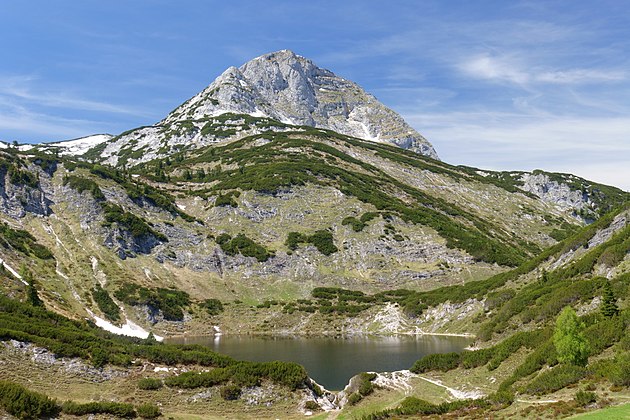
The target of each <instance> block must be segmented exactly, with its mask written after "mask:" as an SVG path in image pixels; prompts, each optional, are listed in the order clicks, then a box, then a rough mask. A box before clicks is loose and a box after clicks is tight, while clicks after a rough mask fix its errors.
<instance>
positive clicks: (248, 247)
mask: <svg viewBox="0 0 630 420" xmlns="http://www.w3.org/2000/svg"><path fill="white" fill-rule="evenodd" d="M216 242H217V244H219V246H220V247H221V249H222V250H223V252H225V253H226V254H228V255H237V254H241V255H243V256H245V257H254V258H256V260H258V261H259V262H263V261H267V260H268V259H269V258H271V253H270V252H269V251H268V250H267V249H266V248H265V247H263V246H262V245H259V244H257V243H256V242H254V241H253V240H251V239H250V238H248V237H247V236H245V235H244V234H242V233H239V234H238V235H236V236H235V237H234V238H232V237H231V236H230V235H227V234H221V235H219V236H218V237H217V239H216Z"/></svg>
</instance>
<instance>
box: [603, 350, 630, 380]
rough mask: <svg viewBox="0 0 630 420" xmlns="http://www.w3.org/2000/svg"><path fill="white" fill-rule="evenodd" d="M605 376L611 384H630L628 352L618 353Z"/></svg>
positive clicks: (629, 355) (629, 358)
mask: <svg viewBox="0 0 630 420" xmlns="http://www.w3.org/2000/svg"><path fill="white" fill-rule="evenodd" d="M606 376H607V377H608V379H609V380H610V382H612V383H613V385H616V386H630V354H628V353H621V354H618V355H617V356H616V357H615V359H614V364H613V365H612V367H611V369H610V371H609V372H608V374H607V375H606Z"/></svg>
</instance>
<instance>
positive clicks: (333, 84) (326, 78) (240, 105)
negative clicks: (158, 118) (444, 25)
mask: <svg viewBox="0 0 630 420" xmlns="http://www.w3.org/2000/svg"><path fill="white" fill-rule="evenodd" d="M226 112H233V113H239V114H249V115H252V116H257V117H269V118H272V119H275V120H278V121H281V122H284V123H287V124H291V125H307V126H311V127H318V128H325V129H330V130H334V131H337V132H339V133H342V134H346V135H350V136H353V137H358V138H362V139H366V140H372V141H377V142H384V143H392V144H395V145H397V146H400V147H402V148H404V149H410V150H413V151H415V152H418V153H421V154H423V155H427V156H430V157H432V158H435V159H437V154H436V152H435V150H434V149H433V146H431V144H430V143H429V142H428V141H427V140H426V139H425V138H424V137H422V136H421V135H420V134H419V133H418V132H417V131H415V130H414V129H413V128H411V127H410V126H409V125H408V124H407V123H406V122H405V121H404V120H403V119H402V117H401V116H400V115H398V114H397V113H395V112H394V111H392V110H391V109H389V108H387V107H386V106H385V105H383V104H382V103H380V102H379V101H378V100H377V99H376V98H375V97H374V96H372V95H370V94H368V93H367V92H365V91H364V90H363V89H362V88H361V87H360V86H359V85H357V84H356V83H354V82H351V81H349V80H345V79H343V78H341V77H339V76H336V75H335V74H334V73H332V72H331V71H329V70H325V69H322V68H320V67H317V66H316V65H315V64H314V63H313V62H312V61H310V60H308V59H306V58H304V57H301V56H299V55H296V54H295V53H293V52H292V51H289V50H282V51H278V52H274V53H270V54H265V55H263V56H260V57H257V58H255V59H253V60H251V61H249V62H247V63H245V64H244V65H243V66H241V67H240V68H236V67H230V68H228V69H227V70H226V71H225V72H224V73H223V74H222V75H221V76H219V77H218V78H217V79H216V80H215V81H214V82H213V83H212V84H211V85H210V86H208V87H207V88H206V89H204V90H203V91H202V92H201V93H199V94H198V95H196V96H195V97H193V98H192V99H190V100H189V101H187V102H186V103H184V104H183V105H182V106H180V107H179V108H177V109H176V110H175V111H173V112H172V113H171V114H169V115H168V116H167V117H166V118H165V119H164V120H163V121H162V122H161V123H160V125H168V124H172V123H176V122H177V121H181V120H182V119H192V120H199V119H202V118H204V117H209V116H217V115H220V114H223V113H226Z"/></svg>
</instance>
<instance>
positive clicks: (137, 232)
mask: <svg viewBox="0 0 630 420" xmlns="http://www.w3.org/2000/svg"><path fill="white" fill-rule="evenodd" d="M101 207H102V208H103V211H104V213H105V223H103V226H106V227H107V226H110V225H111V224H112V223H117V224H118V226H120V228H121V229H123V230H126V231H128V232H129V233H130V234H131V236H133V237H134V238H136V239H139V238H142V237H144V236H147V235H152V236H154V237H155V238H157V239H158V240H160V241H162V242H168V238H167V237H166V236H165V235H164V234H163V233H161V232H157V231H155V230H153V229H152V228H151V226H149V224H148V223H147V222H146V221H145V220H144V219H143V218H141V217H138V216H136V215H135V214H133V213H130V212H128V211H125V210H123V208H122V207H120V206H119V205H117V204H111V203H107V202H103V203H101Z"/></svg>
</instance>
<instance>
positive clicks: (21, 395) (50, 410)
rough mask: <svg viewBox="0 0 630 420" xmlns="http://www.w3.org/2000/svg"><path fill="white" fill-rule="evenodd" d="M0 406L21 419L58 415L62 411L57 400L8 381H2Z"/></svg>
mask: <svg viewBox="0 0 630 420" xmlns="http://www.w3.org/2000/svg"><path fill="white" fill-rule="evenodd" d="M0 406H1V407H2V408H3V409H5V410H6V411H7V412H8V413H9V414H11V415H13V416H15V417H17V418H19V419H39V418H42V417H56V416H57V414H59V411H60V407H59V405H58V404H57V402H56V401H55V400H51V399H50V398H48V397H47V396H45V395H43V394H40V393H38V392H33V391H30V390H28V389H27V388H25V387H23V386H22V385H18V384H16V383H13V382H8V381H0Z"/></svg>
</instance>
